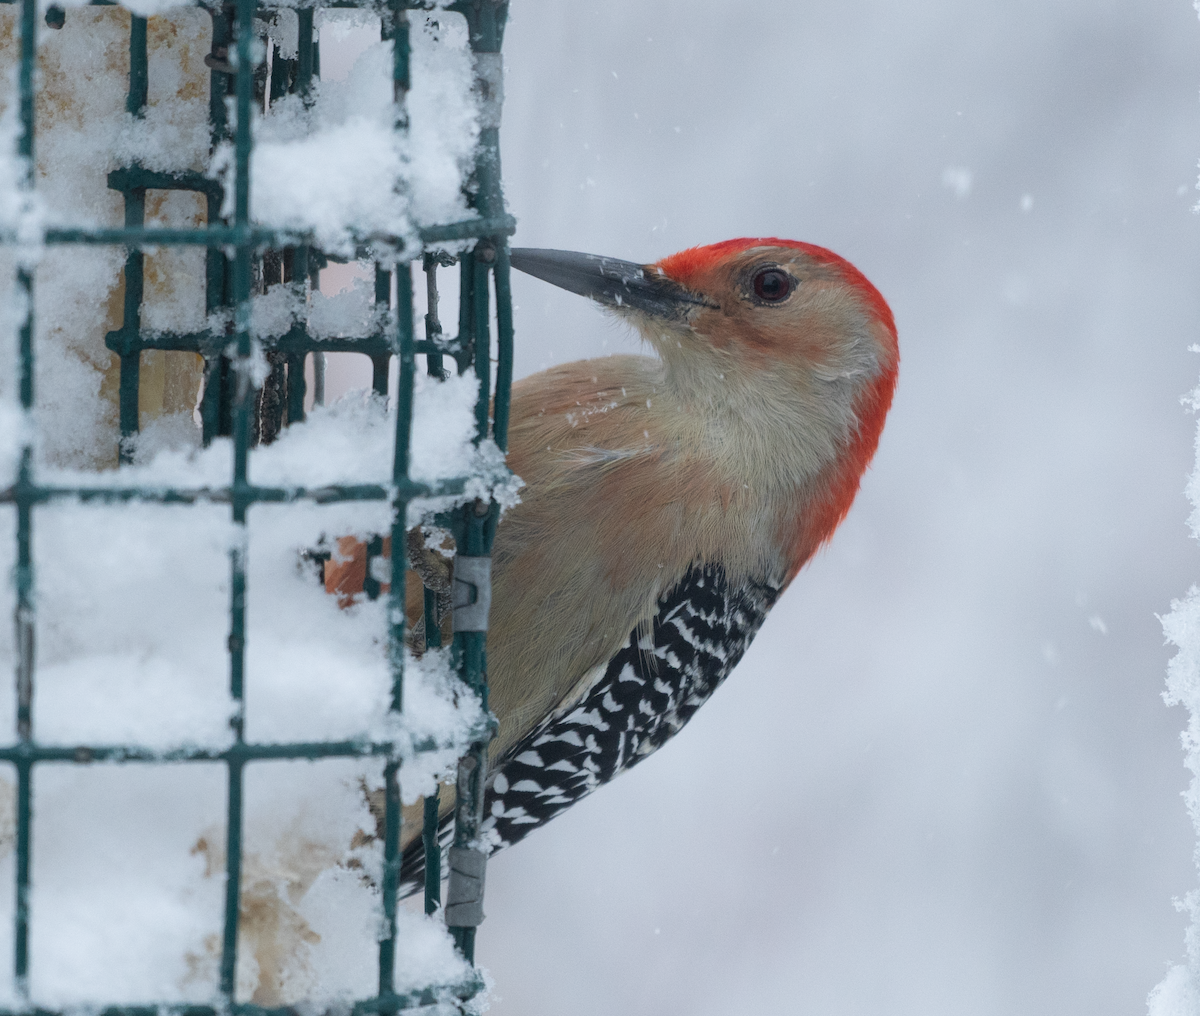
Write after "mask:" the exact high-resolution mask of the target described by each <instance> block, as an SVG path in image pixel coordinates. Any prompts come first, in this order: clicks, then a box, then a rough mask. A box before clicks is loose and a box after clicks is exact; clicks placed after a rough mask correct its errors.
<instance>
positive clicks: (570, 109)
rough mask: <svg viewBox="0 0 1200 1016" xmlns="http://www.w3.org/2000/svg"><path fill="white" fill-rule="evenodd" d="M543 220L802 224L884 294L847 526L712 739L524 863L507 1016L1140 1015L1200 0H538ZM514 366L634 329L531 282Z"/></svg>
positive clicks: (720, 231) (552, 231) (540, 223)
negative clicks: (870, 437)
mask: <svg viewBox="0 0 1200 1016" xmlns="http://www.w3.org/2000/svg"><path fill="white" fill-rule="evenodd" d="M505 52H506V62H507V68H508V76H507V103H506V107H505V113H504V126H503V130H502V137H503V141H504V160H505V176H506V189H507V195H508V200H509V202H510V205H511V210H512V212H513V213H514V214H515V215H516V216H517V217H518V220H519V230H518V233H517V235H516V237H515V238H514V241H513V242H514V244H515V245H518V246H545V247H561V248H567V249H574V250H583V251H590V252H593V253H600V254H608V255H613V256H616V257H622V258H628V259H631V260H637V261H649V260H653V259H657V258H659V257H661V256H663V255H665V254H668V253H671V252H672V251H675V250H678V249H681V248H683V247H687V246H690V245H693V244H698V243H708V242H712V241H716V240H722V239H726V238H729V237H734V236H745V235H750V236H755V235H777V236H782V237H789V238H793V239H800V240H807V241H812V242H815V243H819V244H822V245H825V246H828V247H830V248H832V249H834V250H836V251H837V252H838V253H840V254H842V255H844V256H846V257H848V258H849V259H851V260H852V261H854V262H855V263H856V264H857V265H858V266H859V267H860V268H861V269H862V270H863V271H864V272H865V273H866V274H867V275H868V276H869V277H870V278H871V279H872V281H874V282H875V283H876V285H877V286H878V287H879V288H880V290H882V292H883V293H884V295H885V296H886V297H887V298H888V300H889V301H890V303H891V305H892V307H893V309H894V311H895V313H896V319H897V321H898V324H899V329H900V340H901V351H902V354H901V355H902V366H901V380H900V387H899V391H898V395H897V399H896V403H895V407H894V409H893V410H892V415H891V419H890V422H889V424H888V427H887V430H886V431H885V434H884V438H883V443H882V445H881V447H880V450H879V455H878V457H877V459H876V462H875V466H874V468H873V469H872V471H871V472H870V473H869V474H868V476H867V478H866V481H865V483H864V485H863V490H862V493H861V495H860V496H859V499H858V502H857V504H856V506H855V508H854V510H853V511H852V513H851V515H850V517H849V519H848V521H847V522H846V524H845V525H844V526H843V528H842V530H841V531H840V532H839V533H838V534H837V536H836V537H835V539H834V541H833V544H832V546H831V547H830V548H829V549H828V550H827V551H826V552H824V553H823V554H822V555H821V556H820V557H819V558H818V559H817V560H815V561H814V562H813V563H812V565H811V566H810V567H809V568H807V569H806V570H805V572H803V573H802V574H801V576H800V577H799V579H798V580H797V581H796V582H795V584H794V585H793V587H792V588H791V589H790V590H789V592H788V593H787V595H786V596H785V597H784V598H783V600H782V601H781V602H780V604H779V605H778V607H777V608H776V609H775V611H774V613H773V614H772V616H771V617H770V619H769V620H768V621H767V624H766V626H765V627H764V629H763V631H762V633H761V635H760V636H759V638H758V641H757V642H756V643H755V644H754V646H753V648H752V649H751V651H750V653H749V654H748V656H747V658H746V660H745V661H744V663H743V664H742V666H741V667H740V668H739V669H738V670H737V671H736V672H735V673H734V675H733V676H732V677H731V678H730V680H729V682H728V683H727V684H726V685H725V686H724V688H722V690H721V691H720V692H719V693H718V694H717V695H716V696H715V698H714V700H713V701H712V702H711V703H710V704H709V705H708V706H706V708H705V709H703V710H701V712H700V713H699V715H698V717H697V718H696V719H695V721H694V722H693V723H692V724H691V725H690V726H689V727H688V729H687V730H685V731H684V732H683V733H682V734H681V735H680V736H679V737H678V738H676V739H675V740H674V741H672V742H671V743H670V744H669V745H668V746H667V747H666V748H664V749H663V750H662V751H661V752H659V753H658V754H657V755H655V756H654V757H652V758H651V759H649V760H648V761H646V762H645V763H644V764H643V765H641V766H640V767H639V768H638V769H636V770H634V771H633V772H631V773H629V774H628V775H626V776H623V777H622V778H621V779H619V780H617V781H616V782H615V783H614V784H612V785H611V786H609V787H607V788H605V789H603V790H602V791H601V792H599V793H598V794H596V795H594V796H593V797H592V798H590V799H588V800H587V801H585V802H583V803H582V804H580V805H579V806H577V807H576V808H574V809H572V810H571V811H570V812H568V813H567V814H565V815H564V816H563V817H561V818H559V819H558V820H556V821H555V822H553V823H552V824H551V825H550V826H548V827H547V828H545V829H544V830H541V831H539V832H537V833H535V834H534V835H533V836H531V837H530V838H529V839H528V840H526V841H525V842H523V843H522V844H521V845H520V846H518V847H516V848H514V849H513V850H512V851H510V852H506V853H502V854H500V855H497V856H496V858H495V859H494V861H493V863H492V864H491V867H490V872H489V876H488V906H487V910H488V915H489V916H488V920H487V922H486V923H485V924H484V926H483V927H482V928H481V929H480V935H479V943H480V945H479V956H480V959H481V961H482V963H483V964H484V965H486V966H487V967H489V968H490V970H491V972H492V974H493V975H494V976H495V978H496V980H497V988H498V992H499V994H500V996H501V998H502V1000H501V1002H500V1003H499V1004H498V1005H497V1006H496V1008H495V1009H494V1012H495V1013H496V1014H497V1016H541V1014H546V1016H551V1014H552V1016H561V1014H564V1013H570V1014H572V1016H612V1014H617V1013H620V1014H622V1016H643V1014H645V1016H651V1014H655V1016H657V1014H662V1013H687V1014H690V1016H710V1014H711V1016H717V1014H733V1013H765V1012H776V1013H793V1012H794V1013H822V1014H824V1013H831V1014H833V1013H837V1014H842V1013H845V1014H849V1013H887V1014H889V1016H899V1014H909V1013H911V1014H920V1016H931V1014H942V1013H946V1014H949V1013H954V1014H960V1013H972V1014H993V1013H994V1014H1001V1013H1003V1014H1012V1013H1028V1014H1055V1016H1060V1014H1076V1013H1077V1014H1088V1016H1100V1014H1110V1013H1111V1014H1117V1013H1138V1012H1144V1000H1145V997H1146V994H1147V992H1148V991H1149V990H1150V989H1151V988H1152V987H1153V986H1154V985H1155V983H1157V981H1158V980H1159V979H1160V978H1161V977H1162V975H1163V974H1164V973H1165V971H1166V969H1167V966H1168V965H1169V964H1170V963H1172V962H1177V961H1178V960H1179V959H1180V958H1181V956H1182V953H1183V937H1182V936H1183V928H1184V918H1183V917H1182V916H1181V915H1179V914H1178V913H1176V912H1175V910H1174V908H1173V907H1172V902H1171V901H1172V898H1173V897H1175V896H1180V895H1182V894H1183V893H1185V892H1186V891H1188V890H1189V889H1190V888H1191V887H1192V885H1193V884H1194V883H1195V881H1196V879H1195V873H1194V870H1193V868H1192V865H1191V854H1192V848H1193V838H1192V835H1191V832H1190V826H1189V823H1188V819H1187V816H1186V814H1185V812H1184V809H1183V804H1182V801H1181V800H1180V797H1179V792H1180V791H1181V790H1182V789H1183V787H1184V786H1185V782H1186V773H1185V772H1184V770H1183V767H1182V755H1181V753H1180V749H1179V743H1178V734H1179V731H1180V730H1181V729H1182V726H1183V723H1184V716H1183V714H1182V711H1181V710H1175V711H1171V710H1168V709H1167V708H1166V707H1165V706H1164V705H1163V703H1162V701H1161V699H1160V691H1161V690H1162V687H1163V679H1164V668H1165V664H1166V661H1167V658H1168V655H1169V653H1168V650H1167V649H1166V648H1165V647H1164V645H1163V640H1162V634H1161V630H1160V627H1159V624H1158V621H1157V620H1156V617H1155V614H1156V612H1159V613H1162V612H1164V611H1165V610H1166V609H1168V607H1169V604H1170V601H1171V599H1172V598H1173V597H1176V596H1179V595H1182V594H1183V592H1184V591H1185V590H1186V589H1187V587H1188V585H1189V584H1190V583H1191V582H1192V581H1195V580H1200V553H1197V550H1198V549H1200V548H1197V546H1196V545H1195V544H1194V543H1192V542H1191V541H1189V539H1188V538H1187V533H1186V529H1185V526H1184V519H1185V516H1186V513H1187V505H1186V502H1185V501H1184V498H1183V495H1182V488H1183V484H1184V480H1185V477H1186V474H1187V473H1188V471H1189V470H1190V468H1191V464H1192V461H1191V460H1192V434H1193V421H1192V419H1191V418H1190V417H1189V416H1188V415H1187V413H1186V412H1185V411H1184V409H1183V408H1182V407H1181V405H1180V402H1179V397H1180V396H1181V395H1182V394H1184V393H1185V392H1186V391H1188V390H1189V389H1190V388H1191V387H1192V386H1193V385H1194V384H1195V381H1196V378H1197V374H1198V371H1200V358H1197V357H1196V356H1194V355H1193V354H1189V353H1188V352H1187V347H1188V346H1189V344H1191V343H1193V342H1196V341H1197V334H1196V322H1197V320H1198V314H1197V311H1198V310H1200V285H1198V280H1200V249H1198V244H1197V239H1198V237H1200V220H1198V218H1197V216H1196V215H1194V214H1193V213H1192V212H1191V210H1190V209H1191V206H1192V204H1193V203H1194V202H1195V201H1196V200H1197V196H1198V195H1197V193H1196V191H1195V189H1194V182H1195V178H1196V171H1195V167H1196V161H1197V156H1198V155H1200V104H1198V102H1197V89H1198V87H1200V24H1198V23H1197V19H1196V13H1195V11H1193V9H1192V5H1191V4H1190V3H1188V2H1187V0H1169V2H1165V0H1160V2H1153V3H1128V2H1125V3H1118V2H1104V0H1099V2H1094V3H1088V4H1081V3H1078V2H1076V0H1036V2H1035V0H1011V2H1009V3H1005V4H994V3H984V2H980V0H971V2H966V3H963V2H950V0H926V2H923V3H894V2H883V0H854V2H847V3H839V4H828V3H817V2H814V0H760V2H758V3H754V4H730V3H714V2H710V0H686V2H685V0H606V2H604V3H599V2H583V0H576V2H573V3H562V2H553V0H515V2H514V3H513V5H512V14H511V21H510V26H509V30H508V34H507V38H506V41H505ZM514 289H515V293H516V301H517V304H518V309H517V311H516V326H517V350H518V353H517V357H518V373H519V374H528V373H531V372H533V371H536V370H538V369H539V368H541V367H542V366H545V365H548V364H551V363H558V362H562V361H566V360H571V359H575V358H580V357H591V356H602V355H605V354H607V353H611V352H615V351H618V350H621V351H623V350H628V349H633V348H637V343H636V341H635V340H634V339H632V338H631V337H630V336H629V335H628V334H627V333H626V332H625V331H624V330H623V329H622V328H620V327H619V326H617V325H615V324H613V323H610V322H609V321H607V320H606V319H605V318H604V317H603V316H602V315H601V313H600V312H599V311H598V310H596V309H595V307H594V306H592V305H589V304H588V303H587V302H586V301H583V300H580V299H579V298H577V297H573V296H570V295H568V294H565V293H560V292H557V291H555V290H553V289H551V288H550V287H549V286H546V285H545V284H543V283H540V282H537V281H535V280H532V279H529V278H527V277H523V276H517V277H516V278H515V280H514Z"/></svg>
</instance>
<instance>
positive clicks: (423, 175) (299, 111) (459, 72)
mask: <svg viewBox="0 0 1200 1016" xmlns="http://www.w3.org/2000/svg"><path fill="white" fill-rule="evenodd" d="M355 16H356V17H358V18H359V19H361V15H355ZM324 17H325V18H326V20H327V22H329V24H330V29H331V30H333V29H334V25H335V24H336V21H335V20H334V19H335V18H336V15H333V14H325V15H324ZM410 39H411V47H412V54H411V68H412V70H411V78H412V88H411V90H410V91H409V93H408V96H407V102H406V112H407V117H408V122H409V131H408V132H407V133H398V132H397V131H396V130H395V122H396V118H397V108H396V105H395V103H394V101H393V87H392V47H391V44H390V43H384V42H380V43H377V44H375V45H373V46H371V47H369V48H368V49H367V50H366V51H365V52H363V53H362V54H361V55H360V56H359V57H358V59H357V61H355V63H354V65H353V67H352V68H351V69H350V73H349V75H348V77H347V78H346V79H345V80H344V81H320V82H317V83H316V84H315V85H314V87H313V95H312V97H311V104H310V105H308V106H306V105H305V103H304V102H302V101H301V99H300V97H299V96H289V97H287V98H284V99H281V100H279V101H277V102H275V103H273V104H272V105H271V109H270V110H269V112H268V113H267V114H266V115H265V116H262V117H258V116H257V115H256V119H255V125H254V145H255V147H254V157H253V160H252V163H251V177H250V207H251V214H252V217H253V218H254V219H255V220H256V221H257V222H259V223H262V224H264V225H268V226H272V227H275V228H278V229H283V230H295V231H297V232H305V231H311V232H312V233H313V234H314V235H315V236H316V238H317V241H318V243H319V244H320V245H321V246H323V247H325V248H326V249H327V250H334V251H341V252H344V253H346V254H350V253H352V252H353V249H354V239H353V238H354V236H355V235H358V236H369V235H384V236H396V237H400V238H408V239H409V240H410V242H411V241H412V239H413V238H414V237H415V230H416V229H417V228H418V227H419V226H421V225H425V224H430V223H435V222H447V221H454V220H456V219H462V218H465V217H467V214H468V212H467V207H466V203H465V200H464V198H463V193H462V185H463V181H464V174H465V173H466V172H467V170H468V169H469V166H470V162H471V156H472V154H473V152H474V149H475V144H476V141H477V140H478V133H479V129H478V121H477V115H476V106H475V100H474V98H473V95H472V92H471V82H472V77H471V60H470V50H469V47H468V46H467V35H466V28H465V22H463V20H462V19H461V18H460V17H458V16H457V15H451V14H445V13H439V14H438V17H437V19H436V22H435V20H434V19H424V18H417V19H416V20H415V22H414V24H413V26H412V30H411V33H410ZM232 168H233V150H232V147H231V146H230V145H225V146H223V147H221V148H220V149H219V150H218V151H217V153H216V155H215V157H214V159H213V162H212V167H211V172H212V173H213V174H214V175H216V176H218V177H220V178H221V179H222V180H223V181H224V182H225V185H226V207H225V209H224V212H225V214H230V212H231V211H232V203H231V202H232V197H233V186H232Z"/></svg>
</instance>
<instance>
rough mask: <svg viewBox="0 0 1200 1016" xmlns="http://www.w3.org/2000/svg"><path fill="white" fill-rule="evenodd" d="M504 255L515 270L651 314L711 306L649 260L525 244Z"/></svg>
mask: <svg viewBox="0 0 1200 1016" xmlns="http://www.w3.org/2000/svg"><path fill="white" fill-rule="evenodd" d="M509 258H510V261H511V264H512V266H513V267H514V268H516V269H517V270H518V271H522V272H525V273H527V274H528V275H532V276H534V277H536V278H539V279H541V280H542V281H543V282H549V283H550V284H551V285H554V286H558V287H560V288H562V289H566V290H569V291H570V292H572V293H578V294H579V295H580V296H589V297H591V298H592V299H593V300H598V301H600V303H603V304H605V305H606V306H609V307H629V308H631V309H632V310H640V311H642V312H643V313H645V314H651V315H653V316H655V317H661V318H668V319H672V320H682V319H684V318H685V317H686V316H687V315H688V312H689V311H692V310H696V309H698V308H700V307H715V306H717V305H716V304H714V303H711V302H710V301H708V300H706V299H704V297H702V296H700V295H699V294H698V293H693V292H692V291H691V290H690V289H685V288H684V287H683V286H681V285H679V283H677V282H674V281H672V280H671V279H669V278H667V276H665V275H663V274H662V273H661V272H659V271H658V270H657V269H656V268H654V267H653V266H647V265H635V264H634V263H633V262H632V261H619V260H618V259H617V258H606V257H601V256H600V255H598V254H578V253H576V252H575V251H570V250H537V249H535V248H531V247H517V248H515V249H513V250H512V251H510V252H509Z"/></svg>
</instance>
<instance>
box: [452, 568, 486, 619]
mask: <svg viewBox="0 0 1200 1016" xmlns="http://www.w3.org/2000/svg"><path fill="white" fill-rule="evenodd" d="M453 597H454V599H453V604H454V630H455V631H487V627H488V611H489V610H490V609H491V606H492V559H491V558H490V557H456V558H455V559H454V586H453Z"/></svg>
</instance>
